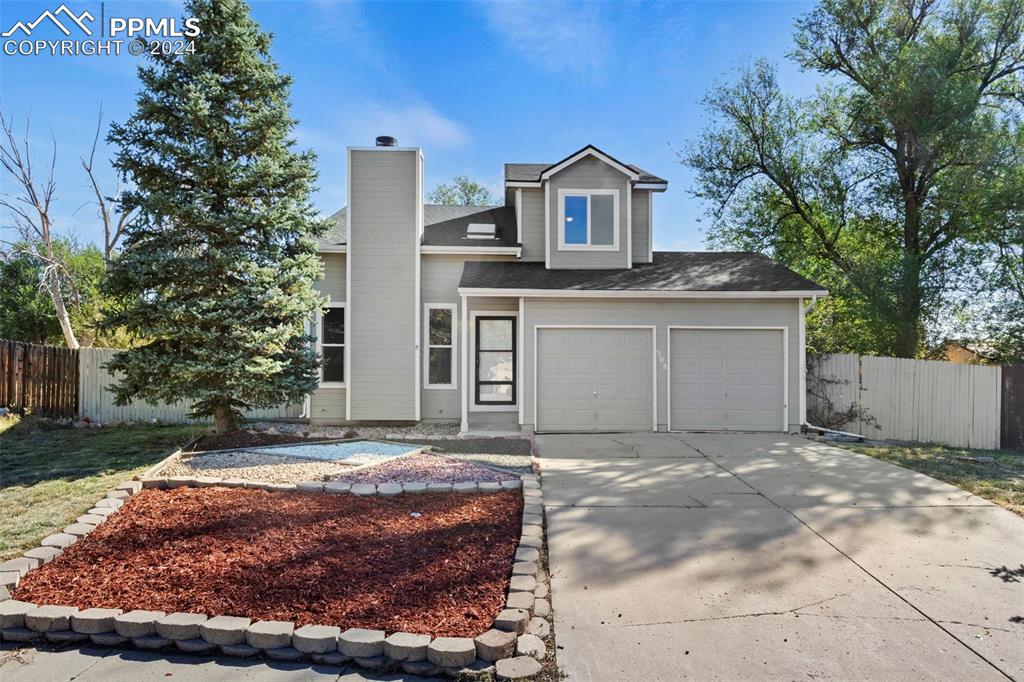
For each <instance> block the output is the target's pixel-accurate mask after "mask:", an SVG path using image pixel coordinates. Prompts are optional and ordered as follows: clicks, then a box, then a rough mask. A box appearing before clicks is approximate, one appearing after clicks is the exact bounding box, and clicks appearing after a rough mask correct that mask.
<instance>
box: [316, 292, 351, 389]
mask: <svg viewBox="0 0 1024 682" xmlns="http://www.w3.org/2000/svg"><path fill="white" fill-rule="evenodd" d="M320 356H321V363H320V383H321V384H335V385H338V384H340V385H344V384H345V306H343V305H332V306H331V307H330V308H327V309H326V310H324V311H322V312H321V313H320Z"/></svg>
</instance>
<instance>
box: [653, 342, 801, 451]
mask: <svg viewBox="0 0 1024 682" xmlns="http://www.w3.org/2000/svg"><path fill="white" fill-rule="evenodd" d="M669 334H670V349H669V356H670V358H669V362H670V365H669V382H670V397H669V411H670V415H669V427H670V428H671V429H672V430H674V431H687V430H710V431H728V430H731V431H780V430H783V429H784V428H785V426H784V425H783V410H784V407H783V406H784V404H785V397H784V396H785V380H784V366H785V360H784V355H783V333H782V330H776V329H672V330H670V331H669Z"/></svg>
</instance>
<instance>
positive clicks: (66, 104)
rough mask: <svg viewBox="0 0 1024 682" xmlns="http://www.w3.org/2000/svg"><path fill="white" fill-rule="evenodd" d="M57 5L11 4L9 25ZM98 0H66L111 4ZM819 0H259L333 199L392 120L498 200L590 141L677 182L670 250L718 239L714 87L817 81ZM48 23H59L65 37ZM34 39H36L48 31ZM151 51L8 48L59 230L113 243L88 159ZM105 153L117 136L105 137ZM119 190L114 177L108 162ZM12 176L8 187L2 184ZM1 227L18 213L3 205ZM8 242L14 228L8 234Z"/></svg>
mask: <svg viewBox="0 0 1024 682" xmlns="http://www.w3.org/2000/svg"><path fill="white" fill-rule="evenodd" d="M59 4H60V3H59V1H58V2H36V1H31V2H28V1H26V2H21V1H18V0H3V2H2V4H0V26H2V30H7V29H8V28H9V27H10V26H11V25H13V24H14V22H15V21H18V20H24V21H30V20H32V19H34V18H35V17H36V16H38V15H39V13H40V12H42V11H43V10H45V9H55V8H56V7H57V6H58V5H59ZM99 5H100V3H99V2H76V1H74V0H68V6H69V7H70V8H71V9H72V10H74V11H76V12H79V13H81V12H82V11H83V10H89V11H90V12H92V13H93V14H94V15H96V16H97V17H98V16H99ZM811 7H812V4H811V3H807V2H713V1H707V2H695V3H684V2H670V3H657V2H655V3H630V2H614V3H612V2H607V3H603V2H594V3H586V4H581V3H563V2H559V1H557V0H548V1H543V2H525V3H519V2H500V3H497V2H494V3H484V2H369V3H355V2H255V3H253V15H254V17H255V18H256V20H257V21H259V23H260V24H261V25H262V27H263V28H264V30H267V31H270V32H271V33H273V34H274V43H273V55H274V57H275V59H276V60H277V61H278V63H279V64H280V65H281V67H282V68H283V69H284V70H285V71H287V72H288V73H290V74H291V75H292V76H293V78H294V86H293V91H292V103H293V113H294V116H295V117H296V118H297V119H299V121H300V124H299V127H298V131H297V139H298V142H299V145H300V146H301V147H304V148H311V149H313V150H314V151H316V152H317V154H318V155H319V170H320V181H319V187H320V188H319V191H318V193H317V194H316V196H315V198H314V200H315V203H316V205H317V207H318V208H319V209H320V210H321V211H322V212H324V213H331V212H333V211H335V210H337V209H338V208H340V207H341V206H343V205H344V203H345V167H344V166H345V147H346V146H347V145H365V144H372V141H373V138H374V136H375V135H379V134H390V135H394V136H396V137H398V138H399V141H400V143H401V144H403V145H418V146H421V147H423V149H424V155H425V167H424V168H425V171H424V172H425V178H424V186H425V188H426V189H430V188H432V187H434V186H435V185H436V184H437V183H439V182H442V181H445V180H446V179H448V178H450V177H451V176H453V175H458V174H465V175H469V176H471V177H473V178H476V179H477V180H479V181H481V182H483V183H484V184H486V185H487V186H489V187H490V188H491V189H492V191H495V192H496V193H497V194H498V195H499V196H500V194H501V193H500V188H501V183H502V175H501V173H502V164H503V163H506V162H538V163H540V162H551V161H555V160H558V159H560V158H561V157H563V156H565V155H567V154H569V153H571V152H572V151H574V150H576V149H578V148H579V147H582V146H583V145H585V144H588V143H591V144H595V145H597V146H599V147H601V148H602V149H604V150H606V151H607V152H609V153H610V154H612V155H614V156H616V157H618V158H620V159H622V160H624V161H627V162H629V163H635V164H637V165H640V166H642V167H643V168H645V169H647V170H649V171H651V172H653V173H655V174H656V175H660V176H662V177H664V178H667V179H668V180H669V183H670V184H669V190H668V192H667V193H665V194H663V195H660V196H659V197H658V198H657V199H656V200H655V246H656V248H658V249H661V250H695V249H701V248H703V245H704V234H703V226H702V224H701V223H700V222H699V220H700V218H701V216H702V214H703V207H702V206H701V205H700V203H699V202H698V201H697V200H696V199H694V198H693V197H692V196H690V194H689V189H690V186H691V180H692V176H691V174H690V173H689V171H688V170H687V169H686V168H684V167H683V166H681V165H680V164H679V163H678V162H677V160H676V157H675V153H674V152H673V147H675V148H677V149H678V148H681V147H683V146H684V145H685V144H686V143H687V141H688V140H692V139H693V138H694V137H695V136H696V135H697V134H698V133H699V131H700V130H701V128H702V127H703V126H704V125H706V123H707V119H706V117H705V114H704V112H703V110H702V108H701V106H700V99H701V97H702V96H703V95H704V93H705V92H706V91H707V89H708V87H709V86H710V85H711V84H712V83H714V82H715V81H716V80H719V79H722V78H727V77H728V76H729V73H730V71H731V70H732V69H733V68H735V67H736V66H737V65H738V64H740V63H742V61H743V60H745V59H749V58H756V57H764V58H767V59H768V60H770V61H772V62H774V63H777V64H778V65H779V66H780V67H781V72H780V80H781V82H782V85H783V87H784V88H785V89H786V90H787V91H789V92H792V93H795V94H803V93H807V92H810V91H811V90H812V89H813V88H814V87H815V83H816V82H817V80H816V78H815V76H814V75H813V74H806V73H801V72H800V71H799V70H797V69H796V68H795V67H793V66H792V65H791V64H790V63H788V62H787V61H786V60H785V55H786V52H787V51H788V50H789V49H790V45H791V36H792V27H793V21H794V19H795V18H796V17H797V16H799V15H801V14H803V13H805V12H807V11H808V10H809V9H810V8H811ZM104 10H105V12H106V15H107V16H108V17H109V16H143V17H145V16H149V17H162V16H180V15H181V11H182V5H181V3H179V2H159V1H155V0H151V1H148V2H116V1H115V2H107V3H106V4H105V7H104ZM53 31H54V32H53V34H50V33H48V32H46V31H44V37H52V38H58V37H61V36H60V35H59V34H57V33H56V29H53ZM34 37H35V36H34ZM139 59H140V58H138V57H132V56H129V55H127V54H125V55H121V56H119V57H115V56H90V57H69V56H58V57H49V56H27V57H25V56H6V55H4V56H0V100H2V107H3V110H4V112H5V114H6V115H8V116H13V117H14V119H15V121H16V123H17V124H18V125H22V124H23V123H24V121H25V117H26V116H31V120H32V126H33V137H34V141H35V143H36V147H37V148H38V150H39V151H40V152H42V155H46V154H48V145H49V137H50V131H51V130H52V132H53V135H54V137H55V139H56V143H57V154H58V156H57V183H58V196H57V202H56V206H55V214H56V215H57V217H58V223H59V228H60V229H62V230H63V231H65V232H70V233H75V234H77V235H78V237H79V238H80V239H82V240H93V241H95V240H98V238H99V235H100V228H99V224H98V221H97V219H96V218H95V213H94V210H93V209H92V208H91V207H90V206H89V205H88V201H89V199H90V192H89V189H88V187H87V186H86V184H85V183H86V181H85V176H84V174H83V172H82V170H81V167H80V165H79V161H78V159H79V157H80V156H82V155H85V154H87V153H88V149H89V145H90V143H91V140H92V135H93V132H94V130H95V125H96V116H97V114H98V112H99V109H100V107H101V106H102V107H103V110H104V115H105V117H106V119H107V121H108V122H109V121H110V120H112V119H113V120H124V119H125V118H127V116H129V115H130V113H131V111H132V107H133V103H134V95H135V92H136V91H137V90H138V81H137V78H136V74H135V67H136V65H137V64H138V63H139V62H138V60H139ZM100 153H101V154H102V155H103V156H104V158H110V156H111V155H112V153H113V150H111V149H109V148H104V149H101V151H100ZM103 175H104V178H105V183H106V187H107V188H108V189H107V191H108V192H112V191H113V188H114V187H115V185H116V180H115V178H114V176H113V173H112V172H111V171H109V169H107V170H105V171H104V174H103ZM5 189H9V188H8V187H5ZM2 224H3V225H7V224H9V220H8V219H7V217H6V216H4V218H3V223H2ZM0 238H6V237H5V236H3V235H0Z"/></svg>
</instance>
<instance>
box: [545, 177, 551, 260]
mask: <svg viewBox="0 0 1024 682" xmlns="http://www.w3.org/2000/svg"><path fill="white" fill-rule="evenodd" d="M544 269H545V270H550V269H551V183H550V182H545V183H544Z"/></svg>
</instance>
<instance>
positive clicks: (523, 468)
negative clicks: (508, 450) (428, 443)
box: [444, 452, 533, 474]
mask: <svg viewBox="0 0 1024 682" xmlns="http://www.w3.org/2000/svg"><path fill="white" fill-rule="evenodd" d="M444 456H445V457H449V458H451V459H458V460H461V461H463V462H470V463H471V464H482V465H484V466H489V467H495V468H497V469H501V470H503V471H509V472H512V473H516V474H529V473H532V472H533V464H532V463H531V460H530V457H529V456H523V455H488V454H480V453H469V452H458V453H454V452H453V453H444Z"/></svg>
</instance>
